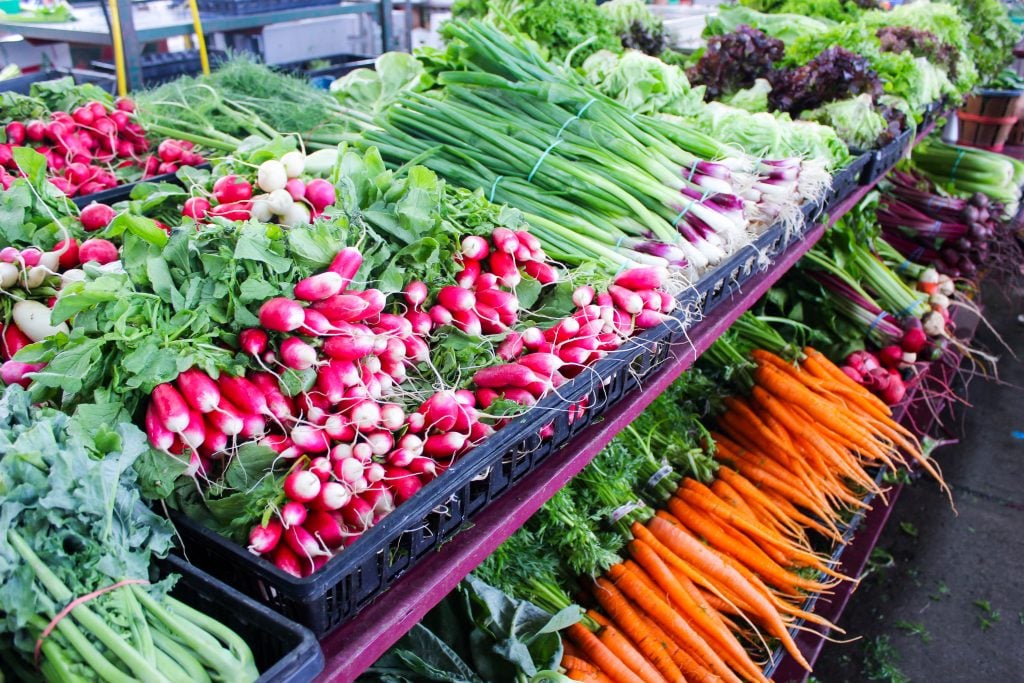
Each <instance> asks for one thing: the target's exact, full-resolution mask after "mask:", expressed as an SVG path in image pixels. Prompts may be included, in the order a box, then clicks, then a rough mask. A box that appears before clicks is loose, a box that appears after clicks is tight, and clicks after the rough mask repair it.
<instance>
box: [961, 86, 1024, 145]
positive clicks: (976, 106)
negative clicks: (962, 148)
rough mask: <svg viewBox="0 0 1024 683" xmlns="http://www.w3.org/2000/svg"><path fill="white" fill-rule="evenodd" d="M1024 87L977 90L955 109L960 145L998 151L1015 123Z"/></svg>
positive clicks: (1019, 110)
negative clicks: (957, 109) (961, 105)
mask: <svg viewBox="0 0 1024 683" xmlns="http://www.w3.org/2000/svg"><path fill="white" fill-rule="evenodd" d="M1022 104H1024V90H979V91H977V92H976V93H975V94H973V95H971V96H970V97H968V98H967V101H966V102H965V103H964V106H963V107H962V108H961V109H960V110H959V111H958V112H957V117H958V118H959V119H960V138H959V140H958V141H957V142H958V144H961V145H969V146H971V147H980V148H982V149H987V150H990V151H993V152H1001V151H1002V150H1003V147H1004V146H1005V145H1006V142H1007V140H1008V139H1009V137H1010V131H1011V130H1012V129H1013V127H1014V125H1015V124H1016V123H1017V120H1018V118H1019V117H1020V114H1021V105H1022Z"/></svg>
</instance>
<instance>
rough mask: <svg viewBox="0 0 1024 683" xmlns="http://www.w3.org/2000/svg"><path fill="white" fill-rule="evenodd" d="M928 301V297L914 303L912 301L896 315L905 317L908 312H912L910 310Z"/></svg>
mask: <svg viewBox="0 0 1024 683" xmlns="http://www.w3.org/2000/svg"><path fill="white" fill-rule="evenodd" d="M926 301H928V299H918V300H917V301H915V302H914V303H912V304H909V305H908V306H907V307H906V308H904V309H903V310H902V311H900V312H899V313H897V314H896V317H897V318H903V317H904V316H906V315H907V314H908V313H910V312H911V311H912V310H914V309H915V308H917V307H918V306H920V305H921V304H923V303H925V302H926Z"/></svg>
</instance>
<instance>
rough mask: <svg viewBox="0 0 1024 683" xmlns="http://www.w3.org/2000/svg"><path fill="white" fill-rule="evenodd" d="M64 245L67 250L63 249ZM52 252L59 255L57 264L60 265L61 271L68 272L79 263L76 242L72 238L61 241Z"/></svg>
mask: <svg viewBox="0 0 1024 683" xmlns="http://www.w3.org/2000/svg"><path fill="white" fill-rule="evenodd" d="M65 244H67V248H66V249H65ZM53 252H54V253H57V254H60V256H59V257H58V260H57V263H58V264H59V265H60V268H61V270H68V269H70V268H74V267H76V266H78V265H79V264H80V263H81V261H80V260H79V255H78V240H76V239H75V238H74V237H72V238H71V240H70V241H68V240H61V241H60V242H57V244H55V245H54V246H53Z"/></svg>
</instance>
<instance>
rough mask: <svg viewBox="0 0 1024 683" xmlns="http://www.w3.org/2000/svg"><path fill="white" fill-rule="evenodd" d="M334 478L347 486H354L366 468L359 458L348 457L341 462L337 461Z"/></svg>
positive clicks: (334, 466) (334, 467)
mask: <svg viewBox="0 0 1024 683" xmlns="http://www.w3.org/2000/svg"><path fill="white" fill-rule="evenodd" d="M332 469H333V472H334V476H335V477H337V478H338V480H339V481H343V482H345V483H346V484H352V483H353V482H355V481H357V480H359V479H360V478H361V477H362V476H363V474H364V473H365V471H366V468H365V466H364V465H363V463H362V462H360V461H359V459H358V458H354V457H348V458H343V459H341V460H336V461H335V462H334V465H333V468H332Z"/></svg>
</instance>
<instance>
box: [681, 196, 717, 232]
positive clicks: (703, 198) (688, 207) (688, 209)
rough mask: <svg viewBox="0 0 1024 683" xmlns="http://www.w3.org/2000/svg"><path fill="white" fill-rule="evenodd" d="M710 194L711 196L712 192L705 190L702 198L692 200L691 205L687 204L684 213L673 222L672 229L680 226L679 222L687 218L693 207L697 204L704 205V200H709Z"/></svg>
mask: <svg viewBox="0 0 1024 683" xmlns="http://www.w3.org/2000/svg"><path fill="white" fill-rule="evenodd" d="M710 194H711V190H705V191H704V194H703V195H702V196H701V198H700V199H691V200H690V203H689V204H687V205H686V207H685V208H684V209H683V210H682V211H680V212H679V215H678V216H676V219H675V220H674V221H672V227H673V228H674V227H676V226H677V225H679V221H681V220H683V218H685V217H686V214H688V213H690V209H692V208H693V205H694V204H697V203H700V204H703V203H704V200H705V199H707V198H708V196H709V195H710Z"/></svg>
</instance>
